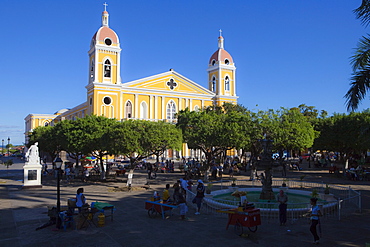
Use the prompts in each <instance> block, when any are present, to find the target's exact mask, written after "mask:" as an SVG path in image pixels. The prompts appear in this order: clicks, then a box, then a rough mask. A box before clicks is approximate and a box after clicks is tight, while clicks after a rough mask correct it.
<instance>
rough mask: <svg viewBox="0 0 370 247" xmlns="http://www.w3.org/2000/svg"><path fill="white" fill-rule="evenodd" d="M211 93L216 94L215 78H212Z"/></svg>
mask: <svg viewBox="0 0 370 247" xmlns="http://www.w3.org/2000/svg"><path fill="white" fill-rule="evenodd" d="M211 91H212V92H214V93H215V92H216V78H215V77H213V78H212V89H211Z"/></svg>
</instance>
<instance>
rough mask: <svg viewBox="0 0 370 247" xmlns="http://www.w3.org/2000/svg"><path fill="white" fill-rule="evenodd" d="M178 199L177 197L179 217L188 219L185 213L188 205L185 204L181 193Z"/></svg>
mask: <svg viewBox="0 0 370 247" xmlns="http://www.w3.org/2000/svg"><path fill="white" fill-rule="evenodd" d="M178 199H179V200H178V203H179V207H180V216H181V219H182V220H186V219H188V218H187V217H186V213H187V212H188V206H187V205H186V200H185V197H184V196H183V194H181V193H180V194H179V197H178Z"/></svg>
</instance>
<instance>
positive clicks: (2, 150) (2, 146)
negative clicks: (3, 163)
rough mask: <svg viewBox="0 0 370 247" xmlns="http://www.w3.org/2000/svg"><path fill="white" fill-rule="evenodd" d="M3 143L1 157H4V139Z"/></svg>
mask: <svg viewBox="0 0 370 247" xmlns="http://www.w3.org/2000/svg"><path fill="white" fill-rule="evenodd" d="M1 142H2V146H1V155H2V156H4V139H2V140H1Z"/></svg>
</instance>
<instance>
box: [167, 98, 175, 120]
mask: <svg viewBox="0 0 370 247" xmlns="http://www.w3.org/2000/svg"><path fill="white" fill-rule="evenodd" d="M175 114H176V105H175V102H173V101H172V100H171V101H170V102H168V104H167V120H169V121H173V120H175Z"/></svg>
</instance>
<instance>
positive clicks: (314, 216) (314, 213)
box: [310, 198, 321, 244]
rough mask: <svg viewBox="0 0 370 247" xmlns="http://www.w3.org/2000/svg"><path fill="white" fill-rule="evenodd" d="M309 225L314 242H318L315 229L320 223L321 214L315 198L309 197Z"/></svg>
mask: <svg viewBox="0 0 370 247" xmlns="http://www.w3.org/2000/svg"><path fill="white" fill-rule="evenodd" d="M310 202H311V206H312V208H311V218H310V219H311V226H310V232H311V233H312V235H313V239H314V244H318V243H319V239H320V238H319V235H317V229H316V226H317V225H318V224H319V223H320V218H319V217H320V216H321V211H320V207H319V206H318V205H317V198H311V199H310Z"/></svg>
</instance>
